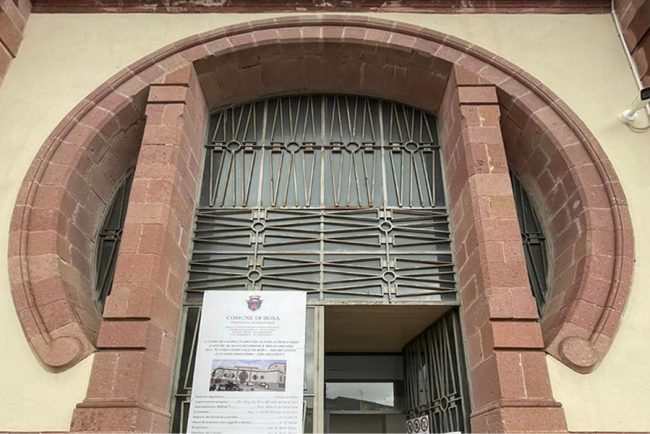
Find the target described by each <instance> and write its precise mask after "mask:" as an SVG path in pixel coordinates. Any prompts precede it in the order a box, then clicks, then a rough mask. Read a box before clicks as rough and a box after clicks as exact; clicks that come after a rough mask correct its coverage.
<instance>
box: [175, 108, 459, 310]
mask: <svg viewBox="0 0 650 434" xmlns="http://www.w3.org/2000/svg"><path fill="white" fill-rule="evenodd" d="M194 243H195V244H194V254H193V258H192V262H191V275H190V281H189V285H188V290H189V291H190V293H200V292H202V291H204V290H218V289H258V290H259V289H262V290H274V289H285V290H286V289H295V290H301V291H306V292H307V293H308V297H309V300H312V301H314V300H334V299H355V298H368V299H375V300H383V301H387V302H394V301H398V300H412V299H417V300H427V301H443V302H449V301H455V300H456V293H455V280H454V271H453V266H452V258H451V250H450V234H449V224H448V214H447V209H446V204H445V195H444V189H443V181H442V170H441V161H440V150H439V146H438V143H437V137H436V130H435V123H434V119H433V118H432V117H431V116H430V115H429V114H427V113H425V112H423V111H420V110H417V109H414V108H410V107H406V106H403V105H399V104H395V103H390V102H384V101H379V100H374V99H370V98H364V97H355V96H300V97H283V98H276V99H272V100H266V101H259V102H254V103H250V104H247V105H244V106H238V107H233V108H229V109H226V110H223V111H221V112H219V113H217V114H216V115H214V116H213V118H212V125H211V139H210V141H209V143H208V144H207V145H206V157H205V172H204V175H203V183H202V191H201V198H200V206H199V209H198V212H197V225H196V231H195V237H194ZM197 296H198V297H200V294H198V295H197Z"/></svg>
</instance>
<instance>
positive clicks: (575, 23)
mask: <svg viewBox="0 0 650 434" xmlns="http://www.w3.org/2000/svg"><path fill="white" fill-rule="evenodd" d="M375 15H377V16H380V17H383V18H386V19H394V20H399V21H404V22H409V23H414V24H419V25H422V26H426V27H430V28H432V29H435V30H438V31H442V32H447V33H451V34H453V35H456V36H459V37H461V38H464V39H466V40H469V41H471V42H473V43H475V44H477V45H481V46H483V47H484V48H487V49H489V50H492V51H494V52H496V53H497V54H500V55H501V56H503V57H505V58H507V59H509V60H510V61H512V62H514V63H515V64H517V65H519V66H521V67H523V68H524V69H526V70H527V71H529V72H530V73H532V74H533V75H534V76H536V77H537V78H539V79H540V80H542V81H543V82H544V83H545V84H546V85H548V86H549V87H550V88H551V89H552V90H553V91H555V92H556V93H557V94H558V95H559V96H560V97H562V98H563V99H564V100H565V101H566V102H567V103H568V104H569V105H570V106H571V107H572V108H573V109H574V110H575V112H576V113H577V114H578V115H579V116H580V117H581V118H582V119H583V120H584V121H585V122H586V124H587V126H588V127H589V128H591V131H592V132H593V133H594V134H595V136H596V137H597V138H598V140H599V141H600V143H601V144H602V146H603V148H604V149H605V151H606V152H607V154H608V155H609V157H610V158H611V160H612V162H613V164H614V166H615V168H616V170H617V172H618V175H619V176H620V178H621V180H622V183H623V187H624V188H625V191H626V194H627V197H628V200H629V202H630V207H631V210H632V218H633V224H634V229H635V234H636V240H637V269H636V274H635V280H634V287H633V290H632V296H631V299H630V303H629V305H628V309H627V312H626V314H625V317H624V319H623V323H622V326H621V329H620V331H619V334H618V336H617V338H616V340H615V342H614V345H613V346H612V348H611V350H610V353H609V354H608V356H607V358H606V359H605V361H604V362H603V364H602V365H601V366H600V367H599V369H598V370H597V371H596V372H594V373H593V374H590V375H579V374H576V373H574V372H573V371H570V370H569V369H567V368H566V367H564V366H563V365H562V364H560V363H558V362H557V361H555V360H554V359H552V358H550V357H549V358H548V361H549V369H550V373H551V379H552V382H553V389H554V392H555V396H556V398H557V399H558V400H559V401H561V402H562V403H563V404H564V407H565V409H566V414H567V419H568V423H569V428H570V429H571V430H574V431H579V430H600V431H634V430H648V429H650V411H648V410H647V408H648V405H650V369H647V367H646V365H647V363H646V362H647V360H650V345H647V344H646V343H647V339H648V338H647V337H648V336H649V335H650V319H648V316H647V314H646V312H648V311H650V294H649V293H647V292H646V291H644V289H645V287H647V286H648V285H650V266H648V265H647V262H648V260H649V259H650V247H649V245H650V243H649V242H648V241H650V229H649V226H648V225H647V224H646V225H644V224H643V218H644V216H645V215H647V213H648V212H650V205H649V204H650V183H648V182H647V168H648V167H650V132H648V133H645V134H634V133H632V132H630V131H629V130H627V128H626V127H625V126H623V125H622V124H620V123H619V122H618V121H617V118H616V115H617V113H618V112H619V111H620V110H622V109H623V108H624V107H625V106H626V105H627V104H628V103H629V102H630V101H631V99H632V97H633V95H634V93H635V85H634V81H633V78H632V75H631V73H630V72H629V68H628V66H627V63H626V61H625V58H624V55H623V51H622V49H621V47H620V44H619V42H618V40H617V36H616V33H615V29H614V26H613V23H612V21H611V18H610V17H609V16H608V15H585V16H561V15H560V16H558V15H553V16H540V15H535V16H532V15H415V14H390V15H389V14H375ZM268 16H270V15H238V14H204V15H154V14H151V15H135V14H134V15H121V14H112V15H109V14H105V15H32V16H31V17H30V19H29V22H28V25H27V28H26V31H25V35H24V41H23V44H22V46H21V49H20V53H19V55H18V57H17V59H16V60H15V61H14V64H13V65H12V67H11V69H10V71H9V73H8V75H7V77H6V79H5V82H4V84H3V85H2V88H1V89H0V138H1V141H0V155H2V157H1V158H0V227H3V228H7V227H8V226H9V220H10V217H11V213H12V208H13V205H14V201H15V197H16V194H17V192H18V188H19V185H20V182H21V181H22V178H23V175H24V173H25V172H26V170H27V168H28V166H29V164H30V161H31V159H32V158H33V156H34V154H35V153H36V151H37V149H38V148H39V146H40V145H41V144H42V143H43V141H44V140H45V138H46V137H47V135H48V134H49V133H50V132H51V131H52V129H53V128H54V127H55V126H56V124H57V123H58V122H59V121H60V119H61V118H63V116H65V114H66V113H67V112H68V111H69V110H70V109H71V108H72V107H73V106H74V105H75V104H76V103H77V102H78V101H79V100H81V99H82V98H83V97H84V96H85V95H86V94H88V93H89V92H90V91H92V90H93V89H94V88H95V87H96V86H98V85H99V84H101V83H102V82H103V81H104V80H106V79H108V78H109V77H110V76H111V75H113V74H114V73H115V72H117V71H118V70H120V69H121V68H123V67H125V66H127V65H128V64H129V63H131V62H133V61H135V60H137V59H138V58H140V57H142V56H144V55H146V54H148V53H149V52H151V51H154V50H155V49H157V48H159V47H161V46H163V45H165V44H167V43H170V42H172V41H175V40H177V39H180V38H183V37H185V36H189V35H191V34H194V33H198V32H202V31H207V30H211V29H214V28H216V27H219V26H222V25H227V24H233V23H237V22H242V21H246V20H250V19H255V18H262V17H268ZM7 235H8V234H7V230H0V252H7V238H8V236H7ZM5 255H6V254H5ZM5 255H3V254H2V253H0V258H2V259H0V318H1V320H0V342H2V343H3V350H4V351H3V357H1V358H0V384H1V385H2V387H0V430H68V429H69V424H70V417H71V415H72V410H73V408H74V406H75V404H76V403H77V402H79V401H81V400H82V399H83V397H84V395H85V390H86V387H87V384H88V377H89V374H90V367H91V364H92V357H89V358H88V359H86V360H84V361H83V362H81V363H80V364H78V365H77V366H75V367H74V368H72V369H70V370H68V371H66V372H64V373H59V374H52V373H49V372H46V371H45V370H44V369H43V368H42V367H41V366H40V365H39V363H38V362H37V360H36V358H35V357H34V356H33V354H32V353H31V350H30V348H29V347H28V345H27V344H26V341H25V339H24V337H23V334H22V331H21V329H20V325H19V323H18V320H17V318H16V315H15V312H14V309H13V304H12V300H11V294H10V291H9V284H8V276H7V267H6V259H4V258H6V256H5Z"/></svg>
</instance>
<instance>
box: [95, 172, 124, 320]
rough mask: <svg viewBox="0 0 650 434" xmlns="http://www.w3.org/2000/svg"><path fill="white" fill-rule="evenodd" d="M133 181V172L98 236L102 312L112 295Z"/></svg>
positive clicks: (109, 210) (114, 200)
mask: <svg viewBox="0 0 650 434" xmlns="http://www.w3.org/2000/svg"><path fill="white" fill-rule="evenodd" d="M132 181H133V171H130V172H129V173H128V175H127V176H126V177H125V178H124V180H123V181H122V182H121V183H120V185H119V187H118V188H117V191H116V192H115V195H114V196H113V201H112V202H111V205H110V207H109V208H108V212H107V214H106V217H104V223H103V224H102V228H101V230H100V231H99V235H98V236H97V252H96V258H97V262H96V266H95V270H96V282H95V285H96V286H95V290H96V294H97V304H98V305H99V307H100V310H103V309H104V303H105V302H106V297H108V295H109V294H110V292H111V286H113V276H114V274H115V263H116V261H117V253H118V251H119V248H120V240H121V239H122V229H123V228H124V219H125V217H126V207H127V204H128V203H129V193H130V191H131V182H132Z"/></svg>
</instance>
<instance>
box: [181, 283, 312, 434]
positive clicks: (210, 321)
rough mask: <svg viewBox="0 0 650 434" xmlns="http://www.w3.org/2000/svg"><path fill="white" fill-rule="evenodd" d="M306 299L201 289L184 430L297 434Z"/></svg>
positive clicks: (299, 295)
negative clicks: (192, 372) (201, 297)
mask: <svg viewBox="0 0 650 434" xmlns="http://www.w3.org/2000/svg"><path fill="white" fill-rule="evenodd" d="M305 314H306V295H305V293H304V292H300V291H281V292H280V291H278V292H276V291H269V292H266V291H265V292H254V291H206V292H205V295H204V299H203V310H202V313H201V328H200V330H199V342H198V345H197V353H196V364H195V369H194V381H193V383H192V403H191V406H190V415H189V421H188V424H187V432H188V433H228V434H230V433H273V434H284V433H286V434H289V433H302V412H303V408H302V400H303V376H304V364H305Z"/></svg>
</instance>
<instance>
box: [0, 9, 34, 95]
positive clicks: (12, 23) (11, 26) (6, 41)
mask: <svg viewBox="0 0 650 434" xmlns="http://www.w3.org/2000/svg"><path fill="white" fill-rule="evenodd" d="M30 11H31V3H30V1H29V0H20V1H14V0H0V84H1V83H2V80H3V79H4V76H5V75H6V74H7V71H8V70H9V65H10V64H11V60H12V59H13V58H14V57H16V54H18V48H19V47H20V43H21V41H22V39H23V29H24V28H25V23H26V21H27V18H28V17H29V14H30Z"/></svg>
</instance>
